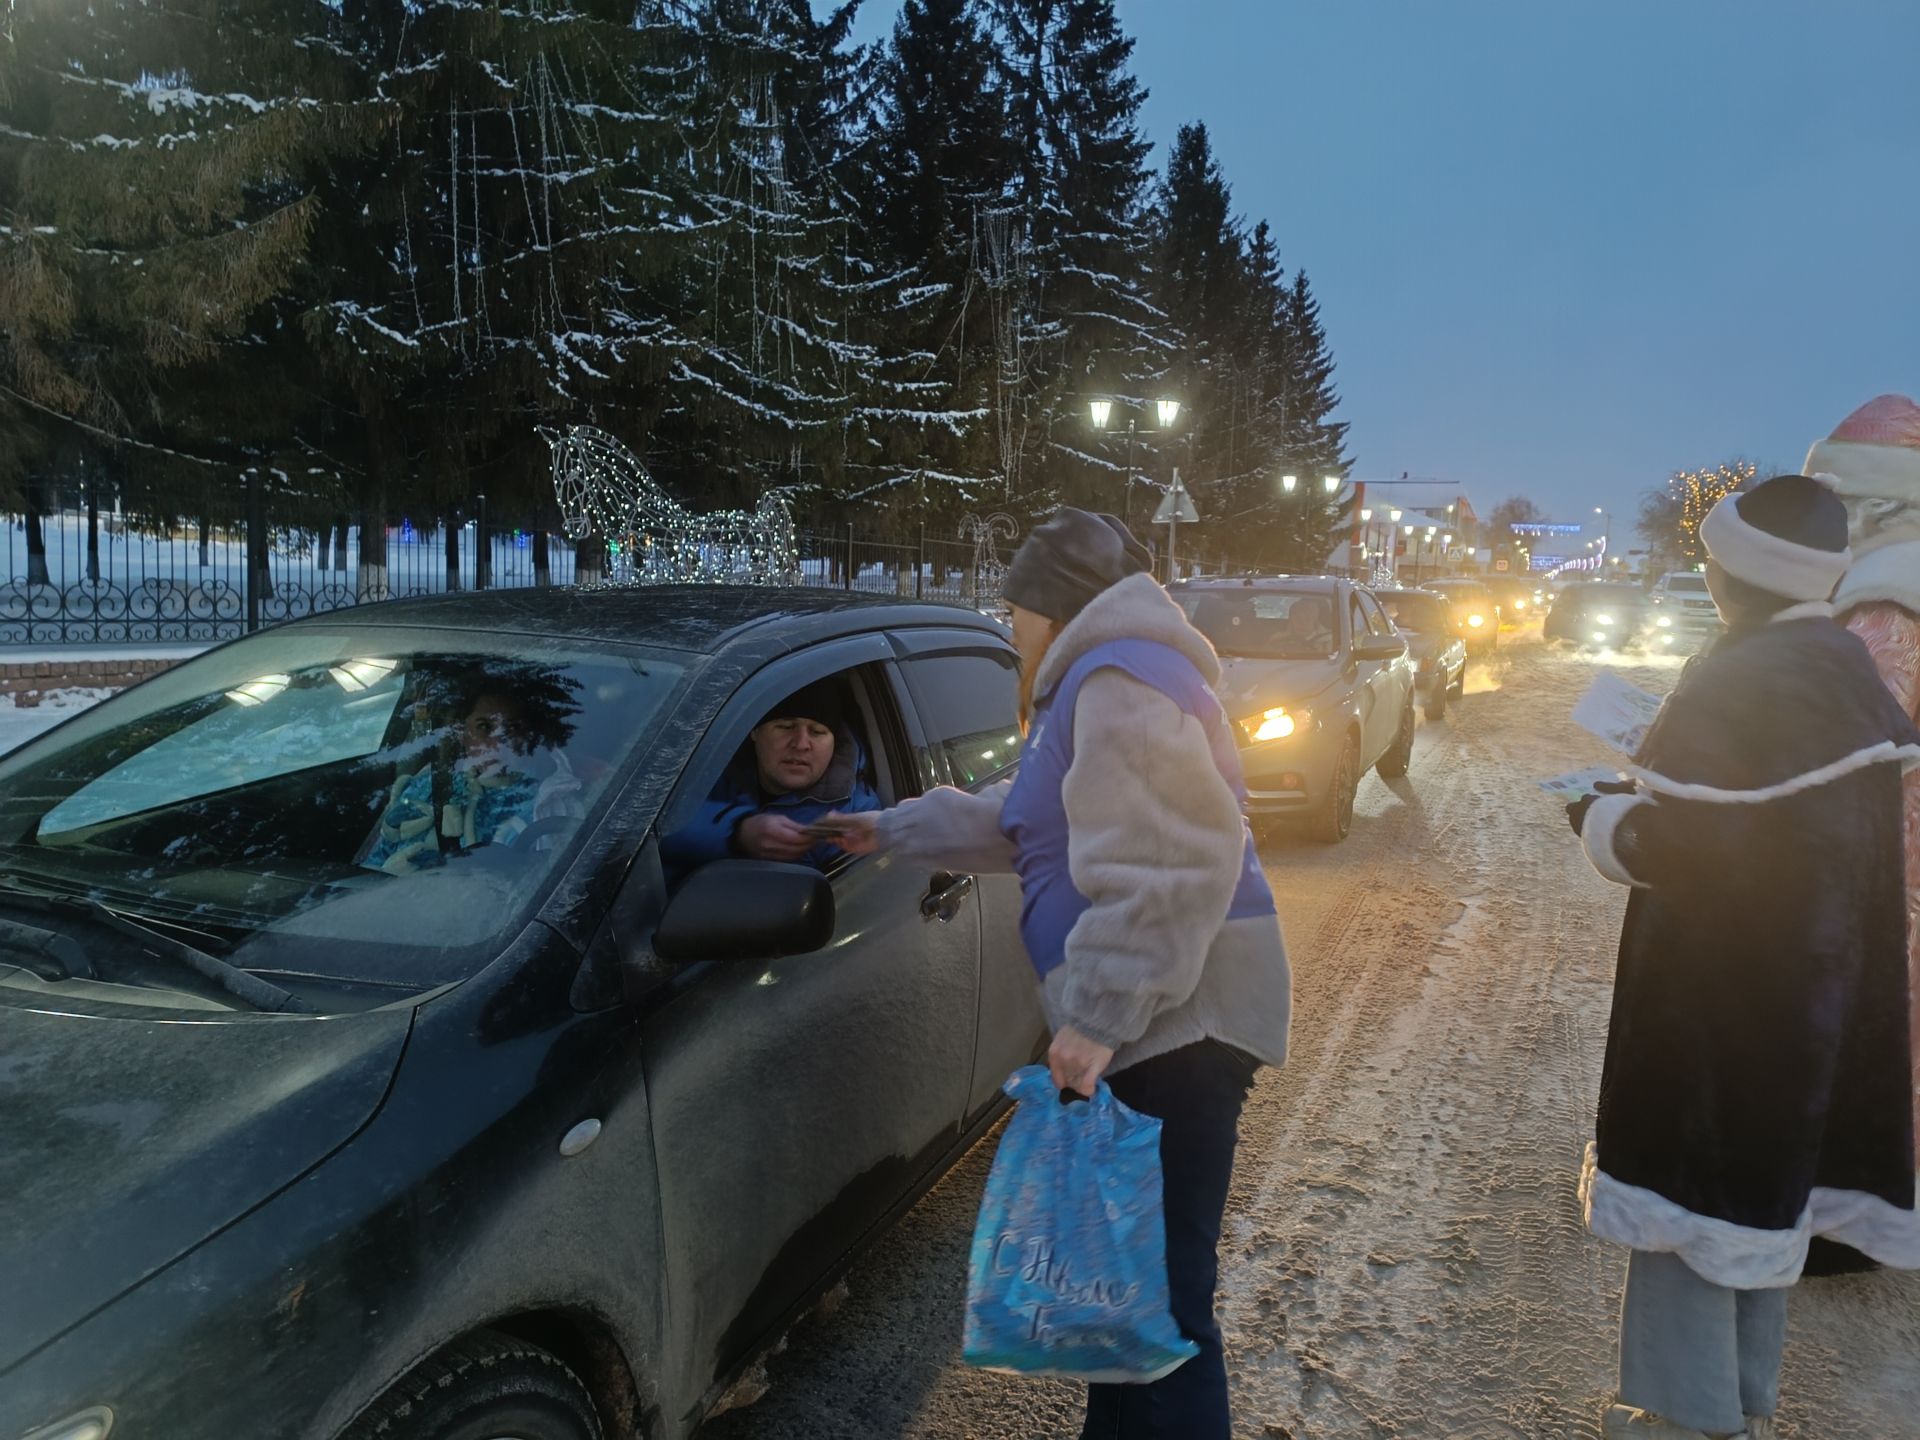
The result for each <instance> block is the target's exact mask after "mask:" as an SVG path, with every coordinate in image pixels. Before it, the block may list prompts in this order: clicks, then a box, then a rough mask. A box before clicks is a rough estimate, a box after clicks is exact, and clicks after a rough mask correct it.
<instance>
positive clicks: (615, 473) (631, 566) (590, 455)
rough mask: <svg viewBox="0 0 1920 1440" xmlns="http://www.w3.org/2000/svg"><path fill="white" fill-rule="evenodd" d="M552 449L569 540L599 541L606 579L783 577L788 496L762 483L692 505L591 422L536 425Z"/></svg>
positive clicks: (662, 581)
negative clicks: (727, 503)
mask: <svg viewBox="0 0 1920 1440" xmlns="http://www.w3.org/2000/svg"><path fill="white" fill-rule="evenodd" d="M540 434H541V437H542V438H543V439H545V440H546V442H547V445H548V446H549V447H550V448H551V449H552V451H553V498H554V500H555V501H556V502H557V503H558V504H559V506H560V528H561V531H562V533H564V534H565V535H566V537H567V538H568V539H569V540H585V539H588V538H589V537H591V536H594V535H598V536H599V537H600V538H601V539H602V540H604V541H605V542H606V544H607V549H608V552H609V553H608V559H609V561H610V566H609V570H608V580H609V583H611V584H614V585H681V584H707V585H743V584H744V585H788V584H792V583H794V581H795V580H796V578H797V576H798V572H799V555H800V550H799V541H798V538H797V537H796V536H795V534H794V526H793V512H792V509H791V508H790V506H789V504H788V501H787V497H786V495H785V494H784V493H783V492H781V491H779V490H770V491H768V492H767V493H766V494H765V495H763V496H761V497H760V503H759V504H757V505H755V506H754V507H753V509H751V510H717V511H712V512H710V513H707V514H697V513H695V512H693V511H689V510H687V509H685V508H684V507H682V506H681V504H680V503H679V502H678V501H677V500H675V499H674V498H673V497H672V496H671V495H669V494H667V493H666V491H664V490H662V489H661V488H660V487H659V486H658V485H656V484H654V482H653V477H652V476H650V475H648V474H647V467H646V466H645V465H643V464H641V463H640V457H639V456H637V455H635V454H634V453H633V452H632V451H631V450H629V449H628V448H627V447H626V446H625V445H623V444H621V443H620V441H619V440H618V439H616V438H615V437H614V436H612V435H609V434H608V433H607V432H606V431H604V430H599V429H595V428H594V427H593V426H591V425H569V426H567V427H566V428H565V429H564V430H556V429H550V428H549V427H547V426H544V425H543V426H541V427H540Z"/></svg>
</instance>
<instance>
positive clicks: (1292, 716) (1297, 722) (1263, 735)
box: [1240, 705, 1313, 745]
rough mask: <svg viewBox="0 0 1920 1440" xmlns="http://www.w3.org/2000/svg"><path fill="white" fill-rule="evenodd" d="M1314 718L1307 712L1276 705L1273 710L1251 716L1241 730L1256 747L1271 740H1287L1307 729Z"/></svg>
mask: <svg viewBox="0 0 1920 1440" xmlns="http://www.w3.org/2000/svg"><path fill="white" fill-rule="evenodd" d="M1312 718H1313V717H1312V716H1311V715H1309V714H1308V713H1307V712H1306V711H1305V710H1289V709H1288V708H1287V707H1286V706H1284V705H1275V706H1274V707H1273V708H1272V709H1271V710H1262V711H1261V712H1260V713H1259V714H1258V715H1249V716H1248V717H1247V718H1246V719H1244V720H1242V721H1241V722H1240V728H1241V729H1242V730H1244V731H1246V732H1247V738H1248V739H1249V740H1251V741H1252V742H1253V743H1254V744H1256V745H1264V744H1266V742H1267V741H1269V740H1285V739H1287V738H1288V737H1289V736H1292V735H1297V734H1299V733H1300V731H1302V730H1304V729H1306V728H1307V723H1308V721H1310V720H1311V719H1312Z"/></svg>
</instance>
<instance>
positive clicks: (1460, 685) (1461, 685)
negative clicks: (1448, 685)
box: [1453, 661, 1467, 700]
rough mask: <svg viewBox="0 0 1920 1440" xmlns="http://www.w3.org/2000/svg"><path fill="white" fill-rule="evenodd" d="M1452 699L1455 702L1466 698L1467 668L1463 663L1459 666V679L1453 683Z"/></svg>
mask: <svg viewBox="0 0 1920 1440" xmlns="http://www.w3.org/2000/svg"><path fill="white" fill-rule="evenodd" d="M1453 698H1454V699H1456V700H1464V699H1466V698H1467V667H1466V663H1465V662H1464V661H1462V662H1461V665H1460V677H1459V678H1458V679H1457V680H1455V681H1454V682H1453Z"/></svg>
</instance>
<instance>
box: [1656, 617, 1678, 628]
mask: <svg viewBox="0 0 1920 1440" xmlns="http://www.w3.org/2000/svg"><path fill="white" fill-rule="evenodd" d="M1653 623H1654V624H1656V625H1658V626H1659V627H1660V628H1661V629H1662V630H1671V629H1672V628H1673V617H1672V616H1671V615H1662V616H1661V617H1660V618H1659V619H1658V620H1656V621H1654V622H1653Z"/></svg>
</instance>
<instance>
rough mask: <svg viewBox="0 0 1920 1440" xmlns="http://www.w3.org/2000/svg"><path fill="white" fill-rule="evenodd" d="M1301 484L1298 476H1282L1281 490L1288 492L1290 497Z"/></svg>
mask: <svg viewBox="0 0 1920 1440" xmlns="http://www.w3.org/2000/svg"><path fill="white" fill-rule="evenodd" d="M1299 483H1300V477H1299V476H1298V475H1282V476H1281V477H1280V488H1281V489H1282V490H1284V491H1286V492H1287V494H1289V495H1291V494H1292V493H1293V491H1294V487H1295V486H1297V485H1298V484H1299Z"/></svg>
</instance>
